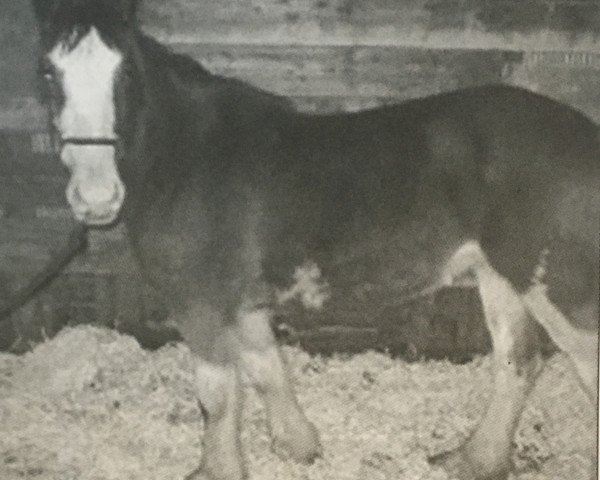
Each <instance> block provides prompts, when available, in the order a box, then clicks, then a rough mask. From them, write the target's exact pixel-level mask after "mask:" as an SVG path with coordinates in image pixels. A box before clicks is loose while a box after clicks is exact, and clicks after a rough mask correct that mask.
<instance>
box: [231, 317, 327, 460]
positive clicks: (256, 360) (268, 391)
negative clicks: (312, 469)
mask: <svg viewBox="0 0 600 480" xmlns="http://www.w3.org/2000/svg"><path fill="white" fill-rule="evenodd" d="M269 317H270V314H269V311H268V310H267V309H258V310H253V311H249V312H242V313H241V314H240V316H239V320H238V327H239V336H240V342H241V347H240V366H241V370H242V374H243V376H244V377H246V378H247V380H248V381H249V382H250V383H251V384H252V386H254V387H255V388H256V390H257V392H258V393H259V395H260V396H261V398H262V399H263V401H264V403H265V407H266V411H267V421H268V425H269V432H270V434H271V438H272V442H273V444H272V445H273V451H274V452H275V453H276V454H277V455H278V456H280V457H282V458H292V459H294V460H296V461H299V462H303V463H309V462H312V461H313V460H314V459H315V458H316V457H318V456H320V454H321V445H320V443H319V437H318V434H317V431H316V429H315V427H314V426H313V425H312V424H311V423H310V422H309V421H308V420H307V418H306V416H305V415H304V413H303V412H302V410H301V409H300V407H299V405H298V402H297V400H296V397H295V395H294V392H293V389H292V385H291V384H290V381H289V379H288V374H287V372H286V369H285V366H284V364H283V361H282V358H281V352H280V351H279V347H278V345H277V344H276V341H275V338H274V337H273V333H272V331H271V327H270V324H269Z"/></svg>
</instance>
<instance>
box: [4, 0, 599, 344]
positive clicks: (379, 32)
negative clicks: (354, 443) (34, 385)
mask: <svg viewBox="0 0 600 480" xmlns="http://www.w3.org/2000/svg"><path fill="white" fill-rule="evenodd" d="M0 14H1V15H0V45H2V47H3V48H2V51H1V52H0V79H1V81H2V83H1V84H0V85H1V88H0V129H2V133H1V134H0V295H2V293H3V291H6V292H7V291H11V290H14V289H15V288H17V287H18V286H19V285H21V284H22V283H23V282H25V281H26V279H27V278H28V277H29V276H30V275H31V274H32V273H33V272H35V271H36V270H37V269H39V268H40V266H41V265H43V263H44V261H46V259H47V258H48V257H49V256H50V255H51V254H52V252H53V251H55V250H56V249H58V248H60V246H61V245H62V243H63V241H64V239H65V238H66V235H67V232H68V229H69V228H70V226H71V225H72V221H71V220H70V216H69V212H68V211H67V210H66V208H65V201H64V198H63V191H64V185H65V181H66V177H65V175H64V172H63V171H62V170H61V169H60V167H59V165H58V163H57V162H55V161H53V160H52V159H49V158H48V157H49V154H48V152H49V143H48V139H47V137H46V136H45V135H44V131H45V126H46V123H45V122H46V117H45V115H44V111H43V109H42V108H41V107H40V106H39V104H38V102H37V101H36V99H35V78H34V71H35V52H36V47H35V28H34V22H33V18H32V14H31V12H30V10H29V6H28V2H27V1H26V0H19V1H16V0H0ZM142 18H143V22H144V25H145V29H146V30H147V31H148V32H149V33H151V34H153V35H155V36H157V37H158V38H160V39H161V40H162V41H164V42H166V43H169V44H170V45H171V46H172V48H173V49H174V50H176V51H179V52H183V53H187V54H189V55H191V56H192V57H194V58H196V59H198V60H201V61H202V62H203V63H204V65H205V66H206V67H208V68H209V69H210V70H211V71H213V72H215V73H219V74H224V75H229V76H236V77H239V78H242V79H244V80H247V81H248V82H250V83H252V84H255V85H257V86H260V87H262V88H265V89H267V90H272V91H275V92H277V93H280V94H283V95H287V96H291V97H292V98H293V99H294V100H295V101H296V103H297V105H298V107H299V108H300V109H302V110H306V111H315V112H324V111H339V110H356V109H359V108H364V107H371V106H376V105H381V104H386V103H390V102H395V101H398V100H401V99H406V98H411V97H415V96H422V95H426V94H430V93H436V92H440V91H445V90H449V89H453V88H458V87H462V86H467V85H475V84H481V83H489V82H506V83H511V84H516V85H521V86H525V87H527V88H530V89H533V90H535V91H538V92H541V93H544V94H547V95H550V96H552V97H555V98H557V99H559V100H563V101H565V102H567V103H569V104H571V105H573V106H575V107H577V108H580V109H581V110H582V111H584V112H586V113H587V114H589V115H590V116H591V117H592V118H594V119H595V120H596V121H598V122H600V88H598V85H599V77H600V2H598V1H597V0H543V1H542V0H540V1H537V0H531V1H523V0H514V1H509V0H487V1H481V0H404V1H399V0H204V1H202V2H198V1H195V0H173V1H169V2H164V1H160V0H151V1H147V2H146V4H145V7H144V9H143V12H142ZM122 238H123V232H122V230H121V229H114V230H112V231H108V232H94V233H93V234H92V236H91V247H90V251H89V253H87V254H86V255H84V256H82V257H81V258H78V259H77V261H76V262H74V264H73V265H71V266H70V267H69V269H68V272H67V273H66V274H65V275H63V276H61V278H60V279H59V281H58V282H56V283H55V284H54V285H53V286H52V287H51V288H50V289H49V290H48V291H47V292H45V293H44V294H43V295H42V296H41V299H39V300H38V301H37V302H34V303H32V305H30V306H29V310H25V311H23V312H21V313H20V315H21V318H22V320H24V321H31V322H33V323H34V326H33V327H32V328H31V330H33V331H35V330H36V329H38V326H39V321H40V319H43V320H44V322H45V326H46V328H47V329H48V330H52V329H53V325H55V324H56V323H57V322H62V321H63V320H64V319H69V320H70V321H71V322H79V321H87V320H93V321H96V322H100V323H106V324H111V323H114V322H115V316H118V317H119V318H120V320H117V321H121V322H126V323H127V322H129V321H130V319H132V318H133V319H135V318H138V317H140V316H144V315H145V316H148V315H150V314H151V313H152V312H151V311H149V309H152V308H154V307H153V304H152V303H151V302H146V303H145V304H144V303H142V302H139V301H137V300H136V299H137V298H138V297H141V296H146V295H143V293H142V291H143V290H144V289H143V288H142V287H141V286H140V283H139V282H138V280H137V274H136V272H135V267H134V264H133V262H132V261H131V259H130V256H129V252H128V250H127V247H126V245H125V244H124V242H123V239H122ZM455 297H456V298H458V300H455V301H454V304H453V305H454V307H449V306H448V302H447V301H446V300H444V302H446V303H445V304H444V305H445V311H453V310H452V308H454V310H456V312H459V313H456V312H455V313H454V314H448V315H451V316H452V315H454V317H457V316H460V317H461V318H467V320H466V321H467V322H471V323H475V324H478V325H479V323H480V322H479V323H477V322H478V319H479V313H478V308H479V307H478V305H477V302H476V301H474V300H473V298H472V295H466V296H465V294H463V293H458V294H457V295H456V296H455ZM0 298H1V297H0ZM465 298H466V300H465ZM444 302H442V303H444ZM465 302H466V303H467V304H468V308H466V307H464V304H465ZM450 303H451V304H452V302H450ZM465 308H466V310H465ZM436 312H437V313H436ZM419 315H420V317H419V318H421V317H422V318H424V320H422V321H412V323H410V322H409V323H410V328H408V327H407V328H408V330H410V331H403V332H401V333H402V335H404V336H405V337H410V335H413V336H417V337H418V336H423V335H425V336H427V335H428V334H430V333H431V332H426V331H425V330H427V328H429V327H430V323H428V322H429V321H430V319H431V317H432V316H433V317H435V316H436V315H438V317H439V315H440V314H439V309H438V310H435V311H431V310H428V311H425V312H422V313H421V314H419ZM413 317H414V315H413ZM438 320H439V319H438ZM454 320H456V318H454ZM308 321H309V323H310V319H309V320H308ZM315 321H316V320H315ZM330 321H332V322H335V319H330ZM345 321H346V322H350V323H352V320H345ZM438 323H440V322H438ZM443 323H444V322H441V324H443ZM447 323H448V324H449V325H450V324H452V319H450V320H449V321H448V322H447ZM386 325H387V324H386ZM415 325H416V326H415ZM423 325H424V326H423ZM369 327H378V325H369ZM386 328H388V327H386ZM419 329H421V330H423V329H425V330H423V331H421V330H419ZM372 331H375V335H376V336H377V335H378V333H377V331H376V330H372ZM396 334H398V335H399V333H398V332H396ZM452 334H453V333H452V332H450V333H448V335H450V337H451V336H452ZM386 335H387V334H386ZM359 337H360V338H363V339H364V338H366V337H365V335H364V332H363V333H360V332H359ZM442 337H443V335H437V338H442ZM455 341H456V339H454V340H452V339H448V340H447V342H448V343H451V342H455ZM478 342H479V343H478ZM481 342H483V343H485V341H484V340H481V339H479V340H477V341H476V343H477V344H478V345H479V344H481ZM5 343H6V342H5ZM1 344H2V339H1V338H0V345H1ZM475 346H477V345H475ZM472 347H474V346H473V345H467V346H466V347H465V348H467V349H468V348H472ZM419 348H421V346H420V347H419ZM436 348H437V347H436ZM423 349H425V346H423Z"/></svg>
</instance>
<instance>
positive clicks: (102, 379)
mask: <svg viewBox="0 0 600 480" xmlns="http://www.w3.org/2000/svg"><path fill="white" fill-rule="evenodd" d="M284 351H285V355H286V358H287V360H288V364H289V367H290V369H291V372H292V375H293V377H294V384H295V388H296V391H297V393H298V397H299V401H300V403H301V405H302V406H303V407H304V409H305V410H306V412H307V415H308V416H309V418H310V419H311V420H312V421H313V422H314V423H315V424H316V425H317V427H318V429H319V431H320V433H321V437H322V443H323V445H324V449H325V454H324V457H323V458H322V459H320V460H318V461H317V462H316V463H315V464H314V465H310V466H304V465H296V464H294V463H292V462H283V461H281V460H279V459H278V458H277V457H276V456H275V455H274V454H273V453H271V452H270V451H269V439H268V437H267V435H266V430H265V421H264V411H263V409H262V407H261V405H260V403H259V402H258V399H257V397H256V395H255V394H254V393H253V392H252V391H248V393H247V397H246V406H245V413H244V422H243V425H244V429H243V433H242V440H243V446H244V449H245V454H246V457H247V460H248V465H249V471H250V478H251V479H253V480H446V479H447V476H446V475H445V474H444V472H442V471H440V470H438V469H434V468H432V467H430V466H429V465H428V464H427V461H426V458H427V456H428V455H430V454H433V453H437V452H440V451H442V450H445V449H448V448H452V447H454V446H456V445H458V444H460V442H462V441H463V440H464V439H465V438H466V437H467V436H468V435H469V433H470V432H471V431H472V429H473V428H474V427H475V425H476V424H477V422H478V420H479V418H480V417H481V415H482V414H483V412H484V410H485V407H486V404H487V401H488V399H489V396H490V386H491V383H490V373H491V362H490V358H489V357H482V358H478V359H476V360H475V361H473V362H471V363H469V364H466V365H453V364H450V363H448V362H420V363H406V362H404V361H402V360H399V359H392V358H390V357H389V356H386V355H384V354H380V353H374V352H367V353H363V354H359V355H353V356H341V355H338V356H334V357H332V358H321V357H311V356H309V355H308V354H306V353H305V352H303V351H301V350H299V349H297V348H291V347H286V348H285V349H284ZM190 365H191V359H190V354H189V351H188V349H187V347H185V346H184V345H180V344H178V345H168V346H165V347H163V348H161V349H160V350H158V351H156V352H147V351H144V350H142V349H141V348H140V347H139V345H138V344H137V342H136V341H135V340H134V339H133V338H131V337H128V336H125V335H121V334H119V333H117V332H114V331H110V330H104V329H99V328H94V327H90V326H82V327H77V328H72V329H66V330H64V331H63V332H61V333H60V334H59V335H58V336H56V337H55V338H54V339H52V340H49V341H47V342H46V343H44V344H41V345H38V346H37V347H36V348H35V349H34V350H33V351H32V352H30V353H28V354H26V355H24V356H21V357H17V356H15V355H10V354H0V478H1V479H3V480H13V479H14V480H16V479H24V478H27V479H36V480H38V479H39V480H70V479H73V480H112V479H114V480H123V479H129V480H138V479H139V480H141V479H144V480H153V479H156V480H169V479H181V478H183V476H184V475H185V474H186V473H188V472H189V471H191V470H192V469H193V468H195V467H196V466H197V464H198V462H199V459H200V456H201V435H202V419H201V415H200V412H199V409H198V405H197V402H196V399H195V397H194V395H193V386H192V376H191V368H190ZM594 434H595V428H594V420H593V418H592V414H591V411H590V408H589V404H588V403H587V400H586V397H585V396H584V395H583V393H582V391H581V389H580V387H579V385H578V383H577V381H576V379H575V378H574V376H573V371H572V370H571V366H570V364H569V362H568V360H567V359H566V357H564V356H562V355H556V356H555V357H553V358H552V359H550V361H549V362H548V364H547V366H546V369H545V370H544V372H543V373H542V375H541V378H540V381H539V382H538V386H537V387H536V389H535V390H534V392H533V394H532V396H531V398H530V400H529V402H528V406H527V408H526V409H525V412H524V414H523V418H522V420H521V422H520V425H519V428H518V431H517V433H516V435H515V440H514V462H515V467H516V468H515V474H514V476H513V478H514V479H515V480H545V479H548V480H549V479H552V480H579V479H581V480H587V479H588V478H589V469H590V458H591V454H592V452H593V451H594V449H595V437H594Z"/></svg>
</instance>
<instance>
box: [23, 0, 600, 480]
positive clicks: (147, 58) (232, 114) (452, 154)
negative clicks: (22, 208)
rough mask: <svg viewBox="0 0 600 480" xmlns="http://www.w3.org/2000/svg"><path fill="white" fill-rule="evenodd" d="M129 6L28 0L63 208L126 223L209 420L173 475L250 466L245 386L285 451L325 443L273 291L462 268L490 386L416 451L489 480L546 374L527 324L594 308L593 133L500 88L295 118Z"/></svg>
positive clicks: (294, 293) (565, 112)
mask: <svg viewBox="0 0 600 480" xmlns="http://www.w3.org/2000/svg"><path fill="white" fill-rule="evenodd" d="M136 3H137V2H136V1H135V0H34V2H33V5H34V8H35V12H36V15H37V18H38V21H39V26H40V35H41V45H42V55H41V61H40V65H41V75H42V76H43V78H44V81H45V84H46V89H47V94H48V100H49V104H50V110H51V117H52V120H53V124H54V127H55V130H56V132H57V134H58V135H59V137H60V141H61V160H62V162H63V163H64V164H65V165H66V166H67V167H68V168H69V170H70V172H71V179H70V183H69V185H68V188H67V192H66V195H67V199H68V202H69V204H70V205H71V208H72V211H73V214H74V215H75V217H76V218H77V219H78V220H79V221H80V222H82V223H84V224H86V225H90V226H97V225H109V224H112V223H114V222H117V221H121V222H124V224H125V225H126V227H127V231H128V236H129V241H130V244H131V247H132V249H133V252H134V254H135V256H136V257H137V259H138V261H139V264H140V266H141V268H142V270H143V273H144V275H145V277H146V279H147V280H148V281H150V282H151V283H152V284H154V285H155V286H156V287H157V289H158V290H159V291H160V292H162V295H163V296H164V299H165V302H166V303H167V305H168V308H169V312H170V315H171V317H172V318H173V319H174V320H175V321H177V323H178V325H179V327H180V330H181V333H182V335H183V337H184V339H185V340H186V342H187V343H188V345H189V347H190V349H191V351H192V352H193V354H194V355H195V359H196V387H197V396H198V399H199V401H200V403H201V405H202V409H203V413H204V416H205V420H206V422H205V433H204V437H203V438H204V450H203V457H202V458H203V459H202V462H201V463H200V466H199V467H198V469H197V470H195V471H194V472H192V473H190V475H189V476H188V478H195V479H210V480H240V479H242V478H245V477H246V472H245V468H244V463H243V461H242V455H241V452H240V441H239V427H240V425H239V422H240V412H239V409H240V379H241V378H244V379H247V380H248V381H249V382H250V383H251V384H252V385H253V386H254V387H256V389H257V390H258V392H259V394H260V395H261V397H262V398H263V400H264V402H265V404H266V409H267V414H268V423H269V428H270V433H271V435H272V439H273V447H274V450H275V451H276V452H277V453H278V454H279V455H280V456H282V457H291V458H293V459H295V460H298V461H305V462H310V461H311V460H313V459H314V458H315V457H317V456H318V455H320V453H321V447H320V443H319V439H318V435H317V433H316V430H315V428H314V427H313V426H312V425H311V423H309V421H308V420H307V419H306V417H305V415H304V414H303V413H302V411H301V410H300V408H299V406H298V403H297V401H296V399H295V397H294V394H293V391H292V387H291V385H290V382H289V380H288V378H287V375H286V373H285V368H284V366H283V363H282V360H281V357H280V353H279V350H278V347H277V345H276V343H275V341H274V339H273V336H272V333H271V330H270V326H269V319H270V318H271V316H272V315H273V312H275V311H276V310H277V308H278V307H279V306H280V305H281V304H284V303H286V302H300V303H301V304H303V305H304V306H305V307H306V308H312V309H327V308H328V305H329V304H330V303H331V302H335V301H340V300H341V301H343V300H344V298H343V295H344V293H343V292H344V289H343V288H342V286H343V285H346V284H347V283H348V282H351V281H355V280H354V279H357V278H360V281H361V282H369V283H371V284H373V285H377V287H378V288H379V289H381V290H382V291H386V292H388V294H389V295H396V296H401V295H403V294H404V293H405V292H406V284H407V282H408V280H410V282H409V283H411V284H413V285H415V286H417V287H418V288H422V289H428V288H436V287H439V286H442V285H446V284H449V283H452V281H453V280H454V279H455V278H456V277H457V276H460V275H462V274H464V273H466V272H470V273H472V274H474V276H475V278H476V279H477V283H478V285H479V291H480V295H481V299H482V304H483V307H484V312H485V317H486V321H487V325H488V327H489V330H490V333H491V336H492V339H493V345H494V357H495V364H496V371H495V381H494V388H495V393H494V396H493V399H492V401H491V405H490V407H489V409H488V411H487V413H486V415H485V416H484V418H483V420H482V421H481V423H480V425H479V426H478V428H477V429H476V431H475V432H474V433H473V434H472V436H471V437H470V438H469V440H468V441H467V442H466V443H465V444H464V445H463V446H462V447H461V448H459V449H457V450H456V451H453V452H449V453H447V454H444V455H440V456H438V457H436V458H434V459H433V461H434V462H436V463H439V464H441V465H442V466H443V467H445V468H446V469H447V470H448V471H449V472H450V473H452V474H454V475H455V476H457V477H459V478H461V479H463V480H472V479H486V480H490V479H503V478H505V477H506V475H507V473H508V471H509V470H510V460H509V458H510V450H511V441H512V437H513V433H514V431H515V426H516V423H517V421H518V419H519V417H520V414H521V411H522V409H523V405H524V402H525V399H526V396H527V393H528V392H529V390H530V389H531V387H532V385H533V383H534V380H535V378H536V376H537V374H538V372H539V370H540V368H541V361H540V357H539V353H538V347H537V338H536V328H537V327H536V325H535V317H536V316H538V315H540V314H542V313H543V312H547V311H549V309H550V310H551V311H552V312H553V313H554V314H555V317H557V318H558V320H559V323H561V324H562V323H565V324H568V323H569V322H570V321H574V322H579V323H586V322H587V323H594V322H596V318H597V316H598V295H599V285H598V269H599V259H598V257H599V255H598V253H599V252H598V213H599V212H600V195H599V191H600V188H599V187H600V169H599V166H600V142H599V135H598V131H599V130H598V126H597V125H595V124H594V123H592V122H591V121H590V120H588V119H587V118H585V117H584V116H583V115H581V114H580V113H578V112H576V111H574V110H573V109H571V108H569V107H567V106H565V105H562V104H560V103H557V102H555V101H553V100H550V99H548V98H545V97H543V96H540V95H536V94H533V93H530V92H527V91H524V90H521V89H517V88H511V87H506V86H490V87H480V88H471V89H466V90H461V91H456V92H451V93H446V94H441V95H436V96H431V97H428V98H423V99H418V100H413V101H408V102H405V103H403V104H400V105H397V106H391V107H385V108H379V109H374V110H368V111H363V112H359V113H352V114H339V115H322V116H315V115H306V114H301V113H298V112H296V111H295V110H294V109H293V108H291V106H290V105H289V104H288V102H287V101H286V100H285V99H282V98H280V97H277V96H275V95H272V94H269V93H266V92H263V91H260V90H258V89H256V88H254V87H252V86H250V85H247V84H245V83H243V82H240V81H237V80H234V79H226V78H222V77H219V76H216V75H212V74H210V73H209V72H207V71H206V70H205V69H204V68H202V67H201V66H200V65H198V64H197V63H195V62H194V61H192V60H191V59H189V58H187V57H185V56H181V55H177V54H174V53H172V52H170V51H169V50H168V49H167V48H165V47H163V46H161V45H160V44H159V43H157V42H156V41H154V40H153V39H151V38H149V37H147V36H146V35H144V34H143V33H142V32H141V31H140V29H139V26H138V23H137V20H136ZM399 252H405V253H406V252H424V253H423V254H420V255H417V256H415V258H414V260H411V256H410V255H406V254H403V255H400V254H399ZM417 257H418V258H417ZM407 272H413V273H412V274H411V275H408V277H410V278H408V277H407ZM415 272H416V273H415ZM533 287H535V288H536V290H535V291H534V293H535V295H529V296H528V294H529V293H530V292H531V288H533ZM540 288H541V290H540ZM340 297H342V298H340ZM371 306H372V307H373V308H376V307H377V305H371ZM555 319H556V318H555ZM592 375H596V372H595V371H594V372H592Z"/></svg>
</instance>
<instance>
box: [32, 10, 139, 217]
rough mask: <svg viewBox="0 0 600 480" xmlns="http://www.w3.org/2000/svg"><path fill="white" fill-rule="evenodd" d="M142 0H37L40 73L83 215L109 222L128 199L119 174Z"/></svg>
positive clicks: (71, 194) (72, 195) (74, 201)
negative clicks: (129, 68) (137, 13)
mask: <svg viewBox="0 0 600 480" xmlns="http://www.w3.org/2000/svg"><path fill="white" fill-rule="evenodd" d="M136 3H137V2H136V1H135V0H33V6H34V10H35V13H36V16H37V19H38V22H39V27H40V35H41V44H42V55H41V60H40V74H41V76H42V77H43V83H44V85H45V92H46V93H47V95H46V98H47V99H48V100H49V104H50V113H51V116H52V122H53V125H54V128H55V129H56V132H57V134H58V136H59V140H60V149H61V154H60V155H61V160H62V162H63V163H64V164H65V165H66V166H67V167H68V169H69V170H70V173H71V178H70V181H69V185H68V187H67V191H66V195H67V200H68V202H69V204H70V205H71V208H72V210H73V213H74V215H75V217H76V218H77V219H78V220H79V221H81V222H83V223H86V224H88V225H107V224H110V223H112V222H113V221H114V220H115V219H116V218H117V216H118V214H119V211H120V210H121V207H122V205H123V202H124V199H125V185H124V184H123V181H122V179H121V177H120V175H119V170H118V162H117V158H118V156H119V155H120V154H121V152H120V150H121V147H122V145H121V144H122V142H121V135H122V130H123V128H124V124H125V123H126V121H124V120H125V112H124V109H125V107H124V105H125V104H126V102H125V101H124V99H123V98H120V97H121V96H122V95H124V94H125V92H126V91H127V85H126V84H127V82H128V75H127V63H128V61H127V58H128V56H129V55H128V53H129V51H130V48H131V44H132V43H133V42H134V41H135V40H134V37H135V33H136V32H137V25H136V21H135V7H136Z"/></svg>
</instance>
